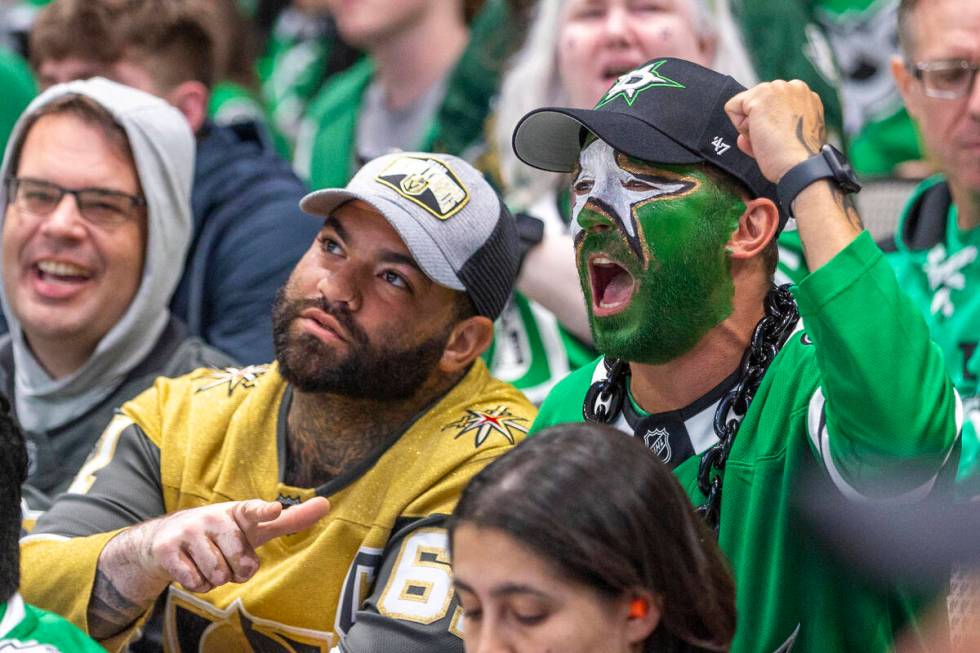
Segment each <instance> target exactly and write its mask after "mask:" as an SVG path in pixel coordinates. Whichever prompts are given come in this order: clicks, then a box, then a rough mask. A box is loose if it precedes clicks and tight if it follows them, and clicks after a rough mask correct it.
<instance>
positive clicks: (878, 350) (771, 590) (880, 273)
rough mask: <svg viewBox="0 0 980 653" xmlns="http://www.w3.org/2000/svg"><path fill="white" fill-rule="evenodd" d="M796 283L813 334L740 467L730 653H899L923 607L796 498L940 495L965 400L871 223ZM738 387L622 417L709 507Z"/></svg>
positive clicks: (785, 362)
mask: <svg viewBox="0 0 980 653" xmlns="http://www.w3.org/2000/svg"><path fill="white" fill-rule="evenodd" d="M793 292H794V295H795V296H796V299H797V303H798V305H799V308H800V314H801V317H802V320H803V322H805V328H804V327H801V328H799V330H798V331H796V332H795V333H794V334H792V335H791V336H790V338H789V340H788V341H787V343H786V345H785V346H784V347H783V349H782V350H781V351H780V353H779V354H778V356H777V357H776V359H775V360H774V361H773V363H772V365H771V366H770V368H769V370H768V371H767V372H766V375H765V377H764V378H763V380H762V383H761V385H760V386H759V389H758V390H757V392H756V394H755V398H754V400H753V401H752V404H751V406H750V408H749V411H748V413H747V414H746V415H745V417H744V419H743V420H742V423H741V427H740V429H739V431H738V434H737V436H736V438H735V441H734V446H733V448H732V450H731V454H730V456H729V458H728V461H727V464H726V465H725V471H724V489H723V492H722V499H721V522H720V529H719V535H718V537H719V543H720V545H721V548H722V551H724V552H725V554H726V555H727V557H728V559H729V561H730V562H731V565H732V570H733V573H734V576H735V581H736V588H737V589H736V591H737V596H736V602H737V607H738V628H737V632H736V635H735V641H734V643H733V645H732V649H731V650H732V651H733V652H735V653H740V652H743V651H746V652H747V651H753V652H756V651H775V650H777V649H779V647H781V646H784V645H789V644H791V645H792V648H791V650H792V651H794V653H801V652H802V653H808V652H826V651H871V652H876V651H888V650H890V648H891V646H892V643H893V641H894V638H895V636H896V634H897V633H898V632H899V631H900V630H901V629H903V628H904V627H905V626H906V625H907V624H908V622H909V621H910V620H911V619H912V618H913V615H914V614H915V612H916V611H917V610H918V608H919V607H920V605H919V603H920V602H919V601H918V600H916V599H914V598H912V597H910V596H908V595H906V594H904V593H902V592H900V591H898V590H896V589H888V588H880V587H876V586H874V585H871V584H869V583H865V582H864V581H863V580H862V579H861V578H860V577H859V576H858V575H857V574H856V573H855V572H854V571H853V570H852V569H849V568H847V567H845V566H843V565H842V564H841V563H840V562H838V561H836V560H834V559H831V558H830V557H829V555H828V554H827V553H826V552H825V551H824V550H822V549H821V548H820V547H819V546H817V545H816V544H815V543H814V542H812V541H811V540H810V538H809V537H808V534H807V530H806V520H805V516H804V515H801V514H800V513H799V511H798V510H797V509H796V508H797V505H796V500H797V499H798V498H799V495H800V493H801V492H802V487H803V485H804V483H807V482H810V483H812V482H817V483H824V484H828V485H832V486H833V487H834V488H836V490H837V491H839V492H841V493H843V494H844V495H845V496H847V497H848V498H852V499H854V500H872V501H874V500H895V499H896V498H898V499H902V500H914V499H915V498H916V497H919V496H924V495H926V494H927V493H929V492H930V491H931V490H932V489H933V487H934V486H935V484H936V482H937V479H939V478H940V477H941V476H942V477H943V479H944V480H945V478H946V476H947V475H948V472H951V471H952V470H953V469H954V468H955V458H956V450H957V446H956V445H957V444H958V438H957V435H958V432H959V423H960V421H961V416H962V412H961V405H960V402H959V400H958V398H957V396H956V394H955V392H954V390H953V387H952V385H951V384H950V383H949V380H948V378H947V376H946V372H945V369H944V363H943V360H942V355H941V353H940V351H939V350H938V348H937V347H936V346H935V345H934V344H932V343H931V341H930V340H929V336H928V332H927V330H926V327H925V324H924V323H923V321H922V318H921V316H920V315H919V314H918V312H917V310H916V308H915V307H914V306H912V305H911V303H910V302H909V301H908V299H907V298H906V297H905V296H904V295H903V293H902V290H901V288H900V287H899V286H898V284H897V283H896V280H895V275H894V273H893V272H892V270H891V269H890V268H889V266H888V264H887V262H886V261H885V260H884V257H883V255H882V253H881V252H880V251H879V250H878V249H877V248H876V247H875V245H874V243H873V242H872V240H871V237H870V236H869V235H868V234H867V233H865V234H862V235H861V236H860V237H859V238H858V239H856V240H855V241H854V242H853V243H851V244H850V245H849V246H848V247H847V248H845V249H844V250H843V251H842V252H840V253H839V254H838V255H837V256H836V257H835V258H834V259H833V260H831V261H830V262H828V263H827V264H826V265H824V266H823V267H821V268H820V269H819V270H817V271H815V272H813V273H811V274H809V275H808V276H807V277H806V278H805V279H804V280H803V281H802V282H800V284H799V285H798V286H796V287H795V288H794V290H793ZM869 307H873V311H872V310H870V309H869ZM605 374H606V368H605V365H603V364H602V362H601V359H600V360H599V361H596V362H595V363H593V364H592V365H589V366H586V367H584V368H582V369H580V370H579V371H578V372H575V373H573V374H571V375H570V376H568V377H567V378H566V379H565V380H563V381H562V382H561V383H559V384H558V385H557V386H556V388H555V389H554V390H553V391H552V393H551V394H550V395H549V396H548V398H547V399H546V400H545V402H544V404H543V405H542V406H541V410H540V413H539V415H538V418H537V420H536V421H535V423H534V425H533V427H532V433H533V432H534V431H538V430H540V429H542V428H544V427H547V426H551V425H554V424H560V423H563V422H581V421H583V417H582V404H583V400H584V397H585V395H586V392H587V390H588V388H589V386H590V385H591V384H592V383H593V382H594V381H596V380H599V379H601V378H603V377H604V376H605ZM734 381H735V378H734V375H733V376H732V377H730V378H729V379H726V380H725V381H723V382H722V383H721V384H720V385H719V387H717V388H715V389H714V390H713V391H711V392H709V393H708V394H707V395H706V396H705V397H702V398H701V399H699V400H698V401H695V402H694V403H693V404H691V405H690V406H688V407H686V408H683V409H681V410H677V411H671V412H666V413H655V414H647V413H645V412H644V411H642V410H641V409H640V408H639V406H637V405H636V404H635V402H633V401H632V399H629V400H628V401H626V402H625V406H624V409H623V411H622V412H621V414H620V415H619V416H618V419H617V421H616V422H614V426H616V427H617V428H619V429H620V430H622V431H624V432H626V433H629V434H634V435H635V436H636V437H641V438H642V439H643V440H644V442H645V443H646V444H647V446H648V447H650V448H651V450H652V451H653V452H654V453H656V454H657V455H659V456H660V457H661V458H662V459H663V460H664V461H666V462H667V464H669V465H671V466H672V467H673V469H674V472H675V474H676V475H677V477H678V480H679V481H680V482H681V485H682V486H683V487H684V488H685V490H686V491H687V493H688V495H689V496H690V498H691V500H692V502H693V503H694V504H695V505H698V504H701V503H702V502H703V501H704V496H703V495H702V494H701V492H700V491H699V490H698V485H697V471H698V463H699V461H700V458H701V454H703V453H704V452H705V451H706V450H707V449H708V448H710V447H711V446H712V445H713V444H715V443H716V442H717V441H718V439H717V436H716V435H715V432H714V428H713V418H714V413H715V408H716V406H717V403H718V401H719V400H720V398H721V397H722V396H723V395H724V393H725V392H726V391H727V389H728V388H729V387H731V385H732V384H733V383H734ZM896 475H898V476H900V478H902V479H903V487H901V488H899V489H897V490H895V491H894V492H893V493H891V494H889V495H888V496H881V494H880V490H877V489H875V488H877V487H879V484H878V481H880V480H881V479H882V478H886V477H888V478H894V477H895V476H896ZM807 487H808V488H809V487H810V485H807ZM896 493H897V495H898V496H896ZM780 650H789V649H780Z"/></svg>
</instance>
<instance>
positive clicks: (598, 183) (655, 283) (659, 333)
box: [573, 142, 745, 364]
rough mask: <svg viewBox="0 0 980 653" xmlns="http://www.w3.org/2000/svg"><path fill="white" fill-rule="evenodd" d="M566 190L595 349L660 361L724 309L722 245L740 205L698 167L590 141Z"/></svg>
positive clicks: (727, 301) (728, 294) (682, 348)
mask: <svg viewBox="0 0 980 653" xmlns="http://www.w3.org/2000/svg"><path fill="white" fill-rule="evenodd" d="M579 165H580V168H581V172H580V173H579V174H578V175H577V177H576V180H575V185H574V187H573V192H574V196H575V204H574V209H573V210H574V215H575V218H576V220H577V222H578V223H579V224H580V225H581V226H582V229H583V230H582V231H580V232H579V233H578V234H577V235H576V239H575V242H576V249H575V256H576V264H577V266H578V272H579V279H580V281H581V283H582V291H583V293H584V294H585V298H586V302H587V303H586V306H587V308H588V311H589V318H590V322H591V325H592V336H593V341H594V342H595V344H596V348H597V349H598V350H599V351H601V352H602V353H603V354H606V355H607V356H612V357H615V358H622V359H624V360H629V361H636V362H642V363H649V364H661V363H663V362H665V361H668V360H671V359H673V358H675V357H677V356H679V355H681V354H683V353H684V352H686V351H689V350H690V349H691V348H692V347H694V346H695V345H696V343H697V342H698V341H699V340H700V339H701V338H702V337H703V336H704V335H705V334H706V333H707V332H708V331H709V330H711V329H712V328H713V327H714V326H715V325H717V324H719V323H720V322H721V321H723V320H724V319H725V318H726V317H727V316H728V315H729V314H730V313H731V309H732V297H733V296H734V287H733V283H732V277H731V270H730V260H729V254H728V252H727V250H726V242H727V241H728V240H729V238H730V237H731V234H732V232H733V231H734V229H736V228H737V226H738V221H739V218H740V216H741V215H742V213H743V211H744V209H745V203H744V202H743V201H742V198H741V197H740V195H739V194H738V193H735V192H732V191H731V189H728V188H725V187H724V186H723V185H720V184H718V183H717V182H716V181H715V180H714V179H713V177H712V175H711V173H710V172H709V171H708V170H706V169H704V168H703V167H701V166H696V165H695V166H672V165H656V164H651V163H647V162H644V161H640V160H638V159H634V158H631V157H629V156H626V155H624V154H622V153H621V152H615V151H613V149H612V148H610V147H609V146H608V145H606V144H605V143H601V142H595V143H590V144H589V145H588V147H586V148H585V149H584V150H583V152H582V154H581V157H580V159H579Z"/></svg>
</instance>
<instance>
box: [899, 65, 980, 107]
mask: <svg viewBox="0 0 980 653" xmlns="http://www.w3.org/2000/svg"><path fill="white" fill-rule="evenodd" d="M910 70H911V72H912V75H913V76H914V77H915V78H916V79H918V80H919V81H921V82H922V88H923V90H925V93H926V95H928V96H929V97H934V98H939V99H942V100H955V99H958V98H961V97H963V96H965V95H969V94H970V93H971V92H972V91H973V80H974V79H976V76H977V70H980V64H975V63H972V62H970V61H966V60H965V59H948V60H943V61H920V62H919V63H916V64H912V66H911V68H910Z"/></svg>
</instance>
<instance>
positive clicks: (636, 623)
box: [450, 424, 735, 653]
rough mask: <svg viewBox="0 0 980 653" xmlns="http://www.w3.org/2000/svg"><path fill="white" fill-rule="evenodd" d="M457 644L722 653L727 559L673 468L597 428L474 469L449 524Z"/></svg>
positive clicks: (730, 587) (731, 620)
mask: <svg viewBox="0 0 980 653" xmlns="http://www.w3.org/2000/svg"><path fill="white" fill-rule="evenodd" d="M450 542H451V548H452V558H453V573H454V576H455V583H456V589H457V592H458V594H459V599H460V603H461V605H462V607H463V610H464V614H465V617H464V619H463V622H464V623H463V632H464V641H465V643H466V651H467V653H474V652H475V651H491V650H508V651H514V652H515V653H525V652H527V653H530V652H532V651H534V652H537V651H561V652H562V653H576V652H578V651H583V652H585V651H588V652H589V653H599V652H605V651H608V652H610V653H614V652H615V653H626V652H629V653H634V652H644V653H647V652H654V651H656V652H661V651H671V652H675V651H678V652H680V651H684V652H687V651H691V652H693V651H725V650H727V649H728V646H729V643H730V642H731V640H732V637H733V635H734V633H735V586H734V583H733V581H732V578H731V575H730V574H729V572H728V568H727V565H726V563H725V561H724V559H723V558H722V555H721V553H720V552H719V550H718V547H717V545H716V544H715V542H714V538H712V537H711V536H710V535H709V534H708V532H707V530H706V529H705V528H704V527H703V525H702V523H701V521H700V520H699V519H698V518H697V516H696V515H695V514H694V510H693V509H692V507H691V505H690V502H689V501H688V499H687V496H686V495H685V494H684V492H683V490H682V489H681V487H680V485H679V484H678V482H677V480H676V479H675V478H674V476H673V475H672V474H671V472H670V470H669V469H668V468H667V467H666V466H665V465H663V463H661V462H660V460H658V459H657V458H656V457H654V456H651V455H650V452H649V451H648V450H647V449H646V447H644V446H643V444H642V443H641V442H639V441H637V440H635V439H633V438H627V437H623V434H622V433H619V432H617V431H615V430H613V429H612V428H609V427H606V426H600V425H596V424H566V425H562V426H557V427H554V428H551V429H547V430H545V431H542V432H541V434H540V435H538V436H537V437H534V438H532V439H530V440H527V441H525V442H524V443H522V444H521V445H519V446H518V447H517V448H516V449H515V450H514V451H512V452H511V453H509V454H507V455H505V456H503V457H502V458H500V459H499V460H497V461H496V462H494V463H492V464H491V465H489V466H488V467H487V468H486V469H484V470H483V471H482V472H481V473H480V474H478V475H477V476H476V477H475V478H474V479H473V480H472V482H470V484H469V486H468V487H467V488H466V490H465V491H464V492H463V495H462V498H461V499H460V501H459V504H458V505H457V507H456V511H455V513H454V515H453V519H452V522H451V525H450Z"/></svg>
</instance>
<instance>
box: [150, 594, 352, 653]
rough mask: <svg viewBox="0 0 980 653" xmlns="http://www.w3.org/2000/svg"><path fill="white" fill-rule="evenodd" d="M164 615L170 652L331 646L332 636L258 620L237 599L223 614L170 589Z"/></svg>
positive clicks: (307, 650)
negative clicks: (165, 614)
mask: <svg viewBox="0 0 980 653" xmlns="http://www.w3.org/2000/svg"><path fill="white" fill-rule="evenodd" d="M167 613H168V614H167V619H166V624H167V632H166V638H167V645H168V646H167V648H168V650H170V651H180V652H181V653H198V651H254V652H255V653H328V652H329V651H330V647H331V646H332V644H333V634H332V633H328V632H323V631H317V630H312V629H308V628H296V627H294V626H287V625H286V624H282V623H279V622H277V621H272V620H270V619H259V618H258V617H255V616H253V615H251V614H249V612H248V610H246V609H245V607H244V606H243V605H242V602H241V600H240V599H236V600H235V601H234V602H233V603H232V604H231V605H229V606H228V607H227V608H224V609H223V610H222V609H218V608H216V607H215V606H213V605H211V604H210V603H207V602H206V601H202V600H200V599H198V598H196V597H195V596H194V595H193V594H190V593H189V592H185V591H183V590H181V589H178V588H177V587H175V586H173V585H171V587H170V594H169V596H168V597H167Z"/></svg>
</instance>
